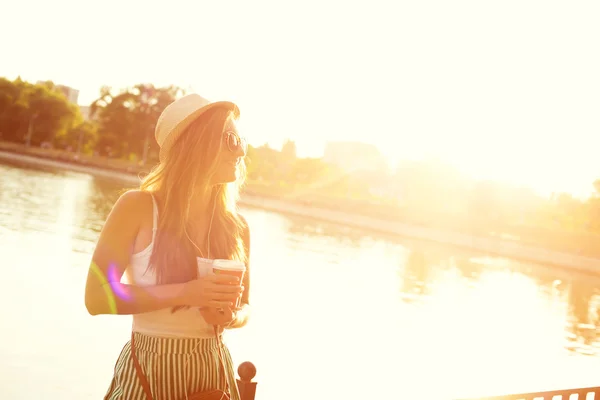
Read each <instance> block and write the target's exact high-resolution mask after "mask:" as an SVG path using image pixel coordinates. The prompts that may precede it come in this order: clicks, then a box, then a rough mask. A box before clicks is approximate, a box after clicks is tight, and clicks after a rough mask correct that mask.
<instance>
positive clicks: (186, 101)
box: [154, 93, 240, 161]
mask: <svg viewBox="0 0 600 400" xmlns="http://www.w3.org/2000/svg"><path fill="white" fill-rule="evenodd" d="M214 107H225V108H228V109H230V110H231V111H233V113H234V114H235V116H236V118H237V117H239V115H240V110H239V108H238V106H237V105H235V104H234V103H232V102H229V101H215V102H211V101H210V100H207V99H205V98H204V97H202V96H200V95H198V94H195V93H192V94H188V95H185V96H183V97H181V98H179V99H177V100H175V101H174V102H172V103H171V104H169V105H168V106H167V107H165V109H164V110H163V112H162V113H161V114H160V117H158V121H156V128H155V130H154V136H155V138H156V143H158V146H159V147H160V152H159V159H160V161H164V159H165V157H166V155H167V153H168V152H169V150H170V149H171V147H173V143H175V141H176V140H177V138H178V137H179V135H181V133H182V132H183V131H184V130H185V129H186V128H187V127H188V126H189V125H190V124H191V123H192V122H194V120H196V118H198V117H199V116H200V115H202V114H203V113H204V112H205V111H207V110H210V109H211V108H214Z"/></svg>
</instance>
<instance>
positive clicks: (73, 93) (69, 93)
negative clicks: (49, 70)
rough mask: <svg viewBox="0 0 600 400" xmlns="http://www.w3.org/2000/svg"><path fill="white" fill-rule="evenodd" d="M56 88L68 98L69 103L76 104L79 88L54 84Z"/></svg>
mask: <svg viewBox="0 0 600 400" xmlns="http://www.w3.org/2000/svg"><path fill="white" fill-rule="evenodd" d="M56 88H57V89H58V90H60V91H61V92H63V94H64V95H65V97H66V98H67V100H69V101H70V102H71V103H75V104H77V100H78V99H79V90H77V89H73V88H71V87H69V86H65V85H56Z"/></svg>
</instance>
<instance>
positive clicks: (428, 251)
mask: <svg viewBox="0 0 600 400" xmlns="http://www.w3.org/2000/svg"><path fill="white" fill-rule="evenodd" d="M120 189H121V186H119V185H118V184H115V183H114V182H107V181H103V180H99V179H98V178H94V177H92V176H90V175H86V174H79V173H71V172H64V171H63V172H61V171H53V170H47V169H46V170H41V169H32V168H28V167H24V166H15V165H8V164H0V250H1V253H2V256H3V257H2V259H3V262H2V281H1V285H2V290H1V291H0V301H1V303H0V304H1V305H2V309H3V312H2V316H3V318H2V319H3V324H2V325H3V326H4V328H3V329H2V330H1V331H2V333H1V335H2V336H1V338H2V340H1V341H0V382H1V384H0V398H2V399H33V398H45V399H71V398H72V399H99V398H102V396H103V395H104V393H105V391H106V389H107V387H108V383H109V381H110V378H111V376H112V372H113V368H114V363H115V361H116V359H117V357H118V355H119V352H120V351H121V348H122V346H123V345H124V344H125V342H126V341H127V340H128V335H129V332H130V327H131V319H130V317H129V316H95V317H92V316H90V315H88V314H87V312H86V310H85V306H84V302H83V296H84V286H85V278H86V274H87V268H88V265H89V262H90V258H91V254H92V252H93V250H94V245H95V241H96V240H97V237H98V235H99V232H100V229H101V228H102V224H103V222H104V220H105V218H106V216H107V214H108V212H109V210H110V208H111V206H112V204H113V202H114V201H115V200H116V198H117V196H118V191H119V190H120ZM243 212H244V214H245V216H246V218H247V220H248V221H249V223H250V225H251V229H252V258H253V259H252V292H251V303H252V306H253V315H252V319H251V321H250V323H249V324H248V325H247V326H246V327H245V328H244V329H240V330H237V331H232V332H228V333H227V336H226V341H227V343H228V344H229V346H230V349H231V351H232V353H233V357H234V361H235V363H236V365H237V364H239V363H241V362H243V361H246V360H249V361H252V362H253V363H254V364H255V365H256V367H257V369H258V374H257V376H256V381H257V382H258V389H257V400H276V399H286V400H292V399H367V398H383V397H385V398H392V399H401V398H410V399H450V398H456V397H470V396H475V395H480V394H506V393H511V392H521V391H538V390H546V389H555V388H565V387H582V386H598V385H600V335H599V334H600V330H599V329H597V326H600V323H599V321H598V314H597V307H598V306H599V303H600V302H599V298H600V296H599V295H600V291H599V290H598V289H600V279H599V278H596V277H593V276H582V275H574V274H570V273H567V272H565V271H560V270H556V269H550V268H546V267H544V266H536V265H533V264H526V263H520V262H516V261H511V260H507V259H504V258H500V257H492V256H488V255H485V254H471V253H468V252H465V251H458V250H455V249H449V248H444V247H441V246H437V245H432V244H424V243H416V242H411V241H408V240H405V239H399V238H390V237H382V236H376V235H374V234H370V233H368V232H362V231H360V230H356V229H349V228H345V227H342V226H337V225H332V224H327V223H322V222H319V221H314V220H307V219H299V218H292V217H287V216H284V215H281V214H276V213H272V212H266V211H263V210H258V209H244V210H243ZM386 396H387V397H386Z"/></svg>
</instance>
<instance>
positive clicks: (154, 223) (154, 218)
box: [150, 193, 158, 243]
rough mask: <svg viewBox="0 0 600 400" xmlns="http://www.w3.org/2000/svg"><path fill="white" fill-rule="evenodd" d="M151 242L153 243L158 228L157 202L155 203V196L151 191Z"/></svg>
mask: <svg viewBox="0 0 600 400" xmlns="http://www.w3.org/2000/svg"><path fill="white" fill-rule="evenodd" d="M150 196H152V242H153V243H154V238H155V237H156V230H157V229H158V204H157V203H156V198H155V197H154V195H153V194H152V193H150Z"/></svg>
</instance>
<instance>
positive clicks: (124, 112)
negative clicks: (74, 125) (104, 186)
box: [90, 84, 183, 163]
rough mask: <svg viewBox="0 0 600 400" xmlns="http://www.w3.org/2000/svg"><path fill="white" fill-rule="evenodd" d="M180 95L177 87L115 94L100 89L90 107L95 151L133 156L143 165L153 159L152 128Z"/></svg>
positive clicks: (155, 149) (139, 87)
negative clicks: (95, 131) (95, 126)
mask: <svg viewBox="0 0 600 400" xmlns="http://www.w3.org/2000/svg"><path fill="white" fill-rule="evenodd" d="M181 94H183V90H182V89H181V88H179V87H177V86H168V87H163V88H156V87H154V85H151V84H138V85H135V86H133V87H129V88H126V89H123V90H121V91H120V92H118V93H116V92H115V91H114V90H112V89H111V88H110V87H103V88H102V89H101V90H100V96H99V97H98V99H96V100H95V101H94V102H93V103H92V104H91V105H90V115H91V116H92V117H95V118H96V119H97V121H98V141H97V143H96V146H97V150H99V151H100V153H103V154H112V155H114V156H117V157H130V156H131V155H132V154H134V155H135V156H136V157H138V158H141V159H142V163H145V162H146V160H148V159H155V158H156V156H157V154H158V146H157V145H156V142H155V141H154V140H153V134H154V126H155V124H156V121H157V120H158V117H159V116H160V114H161V113H162V111H163V110H164V109H165V107H166V106H167V105H169V104H170V103H172V102H173V101H174V100H175V99H176V98H177V97H178V96H179V95H181Z"/></svg>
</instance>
